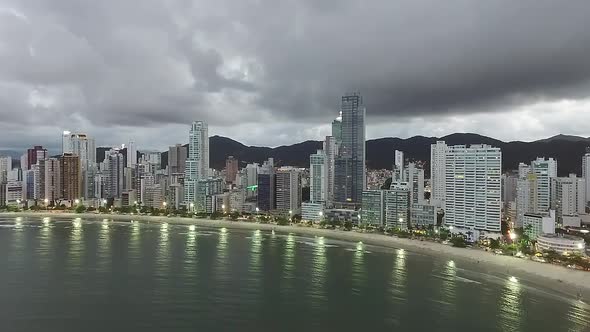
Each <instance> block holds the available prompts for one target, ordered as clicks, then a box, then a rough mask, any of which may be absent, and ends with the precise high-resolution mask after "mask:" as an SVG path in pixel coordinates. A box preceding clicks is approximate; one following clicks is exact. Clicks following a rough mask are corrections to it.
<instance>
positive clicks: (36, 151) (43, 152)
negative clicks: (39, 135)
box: [21, 145, 47, 170]
mask: <svg viewBox="0 0 590 332" xmlns="http://www.w3.org/2000/svg"><path fill="white" fill-rule="evenodd" d="M43 159H47V149H44V148H43V147H42V146H40V145H35V146H33V148H32V149H27V165H26V166H25V165H22V164H21V168H22V169H23V170H25V169H31V166H32V165H35V164H37V160H43Z"/></svg>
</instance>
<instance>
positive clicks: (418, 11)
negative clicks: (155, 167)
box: [0, 0, 590, 149]
mask: <svg viewBox="0 0 590 332" xmlns="http://www.w3.org/2000/svg"><path fill="white" fill-rule="evenodd" d="M588 13H590V2H589V1H585V0H581V1H576V0H571V1H544V0H521V1H513V0H504V1H501V0H490V1H472V0H469V1H461V0H456V1H446V2H444V4H443V2H441V1H439V0H430V1H422V0H321V1H318V0H231V1H230V0H135V1H131V0H125V1H121V0H100V1H96V0H0V149H6V148H24V147H26V146H29V145H32V144H43V145H46V146H50V147H53V148H56V147H57V146H58V143H59V137H60V133H61V131H63V130H66V129H68V130H72V131H78V130H79V131H85V132H88V133H89V134H91V135H93V136H95V137H96V138H97V145H117V144H121V143H125V142H127V141H128V140H129V139H134V140H135V141H136V142H137V144H138V145H139V146H140V148H141V147H144V148H163V147H166V146H168V145H171V144H174V143H177V142H185V141H187V140H188V138H187V136H188V132H187V131H188V124H189V123H190V122H191V121H193V120H205V121H207V122H208V123H209V124H210V134H211V135H214V134H219V135H224V136H228V137H231V138H233V139H236V140H239V141H241V142H243V143H246V144H252V145H268V146H277V145H281V144H291V143H295V142H299V141H302V140H305V139H321V138H322V136H325V135H327V134H329V131H330V129H329V123H330V121H331V120H332V119H333V118H334V117H335V116H337V114H338V107H339V97H340V96H341V95H342V94H343V93H344V92H346V91H356V90H358V91H360V92H361V93H362V94H363V96H364V100H365V104H366V106H367V116H368V119H367V120H368V130H367V132H368V137H369V138H377V137H384V136H398V137H404V138H405V137H410V136H414V135H425V136H443V135H446V134H449V133H453V132H477V133H480V134H484V135H489V136H492V137H495V138H499V139H503V140H516V139H519V140H534V139H539V138H545V137H549V136H552V135H555V134H558V133H564V134H576V135H583V136H590V125H588V124H589V123H590V19H589V16H588V15H589V14H588Z"/></svg>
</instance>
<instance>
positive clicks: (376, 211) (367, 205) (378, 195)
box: [361, 190, 385, 227]
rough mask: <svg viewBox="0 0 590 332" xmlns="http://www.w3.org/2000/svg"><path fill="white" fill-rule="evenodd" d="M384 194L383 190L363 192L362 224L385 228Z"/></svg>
mask: <svg viewBox="0 0 590 332" xmlns="http://www.w3.org/2000/svg"><path fill="white" fill-rule="evenodd" d="M384 193H385V191H383V190H365V191H363V198H362V208H361V223H363V224H367V225H372V226H375V227H379V226H383V224H384V223H385V200H384V198H385V195H384Z"/></svg>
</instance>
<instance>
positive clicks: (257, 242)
mask: <svg viewBox="0 0 590 332" xmlns="http://www.w3.org/2000/svg"><path fill="white" fill-rule="evenodd" d="M262 240H263V239H262V232H260V230H259V229H257V230H255V231H254V233H253V234H252V245H251V246H250V266H249V267H248V271H250V272H251V273H253V274H259V273H260V272H261V257H262Z"/></svg>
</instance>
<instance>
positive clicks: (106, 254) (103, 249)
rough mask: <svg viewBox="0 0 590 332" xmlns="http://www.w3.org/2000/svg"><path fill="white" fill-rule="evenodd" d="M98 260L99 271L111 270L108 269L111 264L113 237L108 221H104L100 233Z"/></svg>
mask: <svg viewBox="0 0 590 332" xmlns="http://www.w3.org/2000/svg"><path fill="white" fill-rule="evenodd" d="M96 259H97V263H96V265H97V268H98V269H102V270H107V271H108V270H110V268H108V269H107V266H108V265H109V264H110V263H111V237H110V232H109V220H108V219H103V221H102V223H101V225H100V230H99V231H98V257H97V258H96Z"/></svg>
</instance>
